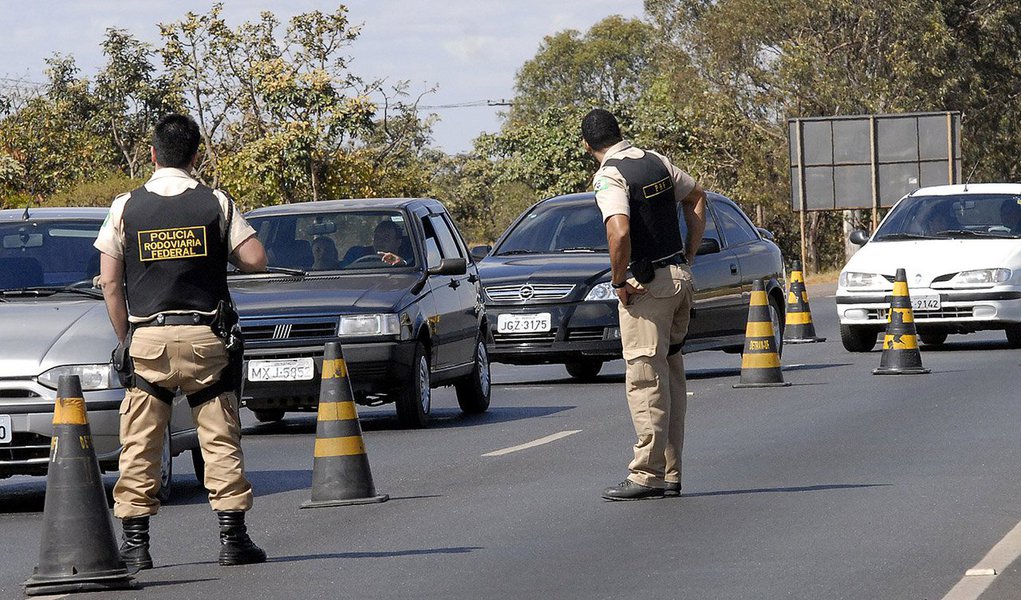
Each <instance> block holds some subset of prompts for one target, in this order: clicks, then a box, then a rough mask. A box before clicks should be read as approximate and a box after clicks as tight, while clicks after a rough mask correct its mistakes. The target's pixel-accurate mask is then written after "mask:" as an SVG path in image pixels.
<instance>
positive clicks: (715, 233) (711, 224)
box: [677, 200, 723, 252]
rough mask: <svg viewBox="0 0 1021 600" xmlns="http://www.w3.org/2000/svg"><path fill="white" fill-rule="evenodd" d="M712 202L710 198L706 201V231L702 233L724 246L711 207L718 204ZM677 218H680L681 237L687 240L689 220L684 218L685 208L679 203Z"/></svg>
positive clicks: (706, 237) (704, 237) (705, 237)
mask: <svg viewBox="0 0 1021 600" xmlns="http://www.w3.org/2000/svg"><path fill="white" fill-rule="evenodd" d="M710 202H711V201H708V200H707V201H706V211H705V232H704V233H703V234H702V239H712V240H716V241H717V242H719V243H720V247H721V248H722V247H723V241H722V240H720V231H719V229H717V227H716V219H715V218H714V217H713V211H712V209H711V208H710V207H711V206H716V205H715V204H710ZM677 218H678V220H679V221H680V223H681V239H682V240H687V239H688V223H687V221H685V220H684V210H683V209H682V208H681V205H680V204H678V205H677ZM684 251H685V252H687V251H688V249H687V248H685V249H684Z"/></svg>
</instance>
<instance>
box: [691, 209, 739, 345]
mask: <svg viewBox="0 0 1021 600" xmlns="http://www.w3.org/2000/svg"><path fill="white" fill-rule="evenodd" d="M713 206H714V203H713V202H712V199H711V198H710V199H709V200H708V202H707V206H706V215H705V223H706V224H705V233H704V234H703V236H702V237H703V239H708V240H715V241H716V244H717V247H718V248H719V251H717V252H711V253H708V254H699V255H698V256H696V257H695V260H694V261H693V265H692V269H691V271H692V275H693V276H694V278H695V318H694V319H692V321H691V324H690V325H689V326H688V336H687V339H689V340H691V341H695V340H697V339H699V338H706V337H717V336H726V335H735V334H743V333H744V321H745V317H744V316H742V313H741V310H744V311H747V310H748V307H747V305H745V304H744V303H743V300H742V296H741V292H742V290H741V265H740V263H739V261H738V259H737V257H736V256H735V255H734V252H733V251H732V250H730V249H729V248H727V247H726V243H725V240H724V239H723V237H722V236H721V235H720V230H719V227H718V226H717V223H716V217H715V215H714V213H713ZM680 218H681V230H682V233H683V234H684V235H685V236H686V234H687V226H686V224H685V222H684V218H683V214H682V215H681V217H680Z"/></svg>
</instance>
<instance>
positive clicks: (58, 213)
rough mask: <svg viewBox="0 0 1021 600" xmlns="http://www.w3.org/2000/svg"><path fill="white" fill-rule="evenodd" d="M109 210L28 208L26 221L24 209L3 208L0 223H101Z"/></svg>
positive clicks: (68, 207) (90, 208)
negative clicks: (72, 221)
mask: <svg viewBox="0 0 1021 600" xmlns="http://www.w3.org/2000/svg"><path fill="white" fill-rule="evenodd" d="M109 212H110V209H109V208H97V207H92V206H65V207H59V208H58V207H49V206H46V207H29V208H28V219H25V209H24V208H5V209H3V210H0V223H10V222H13V221H25V220H44V219H46V220H61V219H95V220H97V221H102V220H103V219H105V218H106V215H107V214H109Z"/></svg>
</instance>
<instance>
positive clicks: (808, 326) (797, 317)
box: [783, 260, 826, 344]
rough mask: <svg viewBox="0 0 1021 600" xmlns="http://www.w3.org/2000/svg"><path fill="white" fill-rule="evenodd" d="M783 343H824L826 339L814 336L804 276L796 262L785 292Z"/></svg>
mask: <svg viewBox="0 0 1021 600" xmlns="http://www.w3.org/2000/svg"><path fill="white" fill-rule="evenodd" d="M783 341H784V343H786V344H807V343H811V342H825V341H826V338H824V337H819V336H817V335H815V325H813V324H812V309H811V308H809V306H808V288H806V287H805V276H804V275H803V274H802V273H801V261H798V260H796V261H794V269H793V270H792V271H791V284H790V288H789V291H788V292H787V319H786V327H785V328H784V331H783Z"/></svg>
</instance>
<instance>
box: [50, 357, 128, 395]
mask: <svg viewBox="0 0 1021 600" xmlns="http://www.w3.org/2000/svg"><path fill="white" fill-rule="evenodd" d="M61 375H77V376H78V379H80V380H81V382H82V391H86V392H87V391H93V390H112V389H115V388H119V387H121V383H120V380H119V379H118V378H117V372H116V371H114V370H113V367H112V366H111V365H110V363H104V364H99V365H65V366H61V367H53V368H52V369H50V370H49V371H46V372H45V373H43V374H42V375H40V376H39V377H37V378H36V379H38V381H39V383H41V384H43V385H44V386H46V387H48V388H50V389H51V390H55V389H57V383H58V382H59V381H60V376H61Z"/></svg>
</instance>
